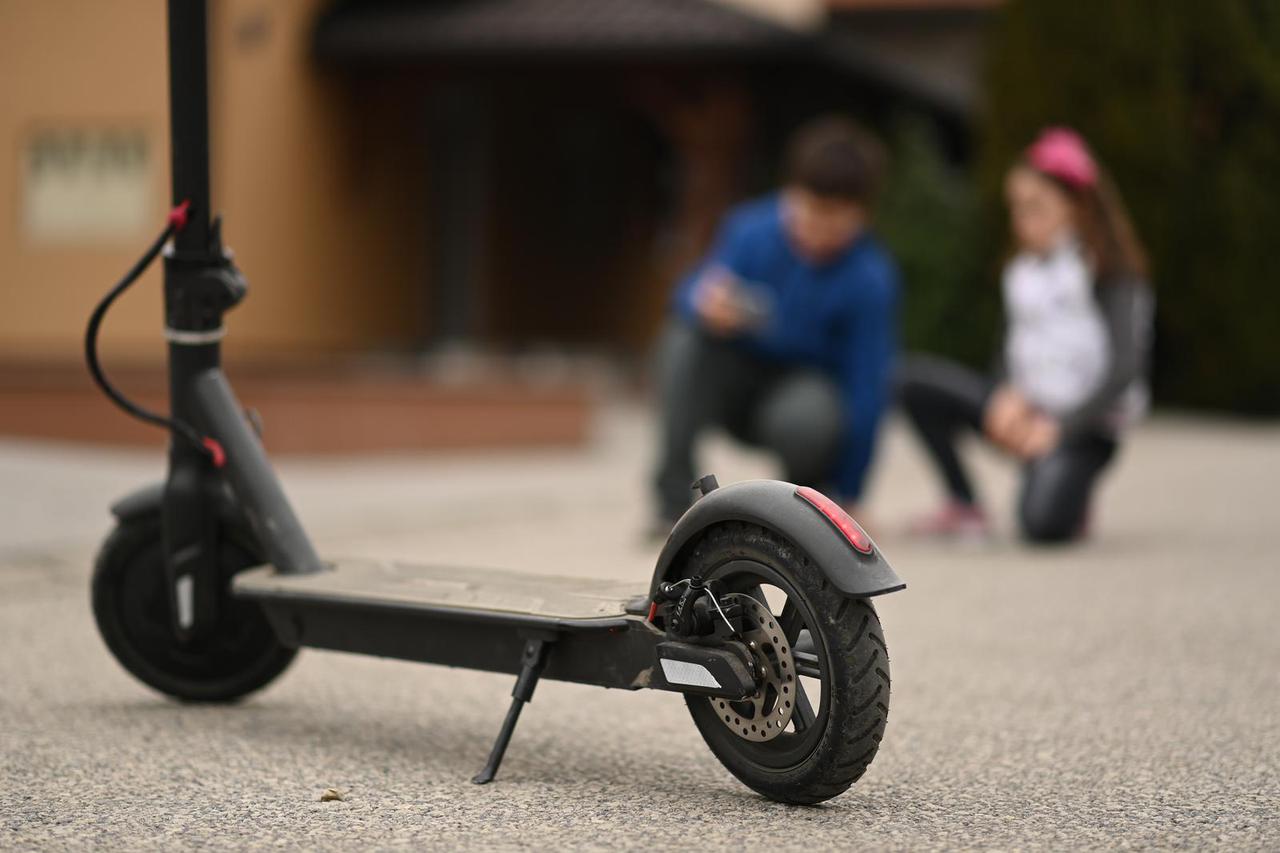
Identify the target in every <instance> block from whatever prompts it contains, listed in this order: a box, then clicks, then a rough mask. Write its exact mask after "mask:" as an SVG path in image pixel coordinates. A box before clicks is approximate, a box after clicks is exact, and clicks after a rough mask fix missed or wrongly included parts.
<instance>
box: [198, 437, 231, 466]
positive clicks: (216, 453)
mask: <svg viewBox="0 0 1280 853" xmlns="http://www.w3.org/2000/svg"><path fill="white" fill-rule="evenodd" d="M201 443H202V444H203V445H204V449H205V450H207V451H209V459H210V460H211V461H212V462H213V467H214V468H221V467H222V466H223V465H226V464H227V451H225V450H223V449H222V445H221V444H219V443H218V440H217V439H216V438H209V437H207V436H206V437H205V439H204V441H202V442H201Z"/></svg>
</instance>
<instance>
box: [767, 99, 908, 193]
mask: <svg viewBox="0 0 1280 853" xmlns="http://www.w3.org/2000/svg"><path fill="white" fill-rule="evenodd" d="M785 168H786V171H785V174H784V179H785V181H786V183H788V184H791V185H793V186H799V187H803V188H804V189H806V190H808V191H809V192H811V193H813V194H814V195H818V196H824V197H826V198H838V199H843V200H846V201H852V202H856V203H858V204H860V205H863V206H865V207H870V206H871V205H872V204H873V203H874V202H875V199H876V195H877V194H878V193H879V192H880V184H881V182H882V180H883V178H884V169H885V155H884V149H883V148H882V147H881V145H880V143H879V142H877V141H876V140H875V138H874V137H872V136H871V134H869V133H867V132H866V131H865V130H863V129H862V128H861V127H860V126H859V125H858V124H857V123H856V122H854V121H852V120H851V119H847V118H845V117H844V116H840V115H829V116H823V117H821V118H817V119H814V120H812V121H810V122H808V123H807V124H805V125H803V126H802V127H801V128H800V129H799V130H797V131H796V132H795V134H794V135H793V136H792V137H791V140H790V142H788V143H787V152H786V167H785Z"/></svg>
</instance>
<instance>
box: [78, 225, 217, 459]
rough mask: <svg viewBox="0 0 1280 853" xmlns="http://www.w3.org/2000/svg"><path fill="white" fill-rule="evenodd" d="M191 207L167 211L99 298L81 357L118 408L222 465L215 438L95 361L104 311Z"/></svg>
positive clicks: (139, 273) (143, 268)
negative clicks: (145, 398) (154, 404)
mask: <svg viewBox="0 0 1280 853" xmlns="http://www.w3.org/2000/svg"><path fill="white" fill-rule="evenodd" d="M190 210H191V202H190V201H184V202H182V203H181V204H179V205H178V206H177V207H175V208H173V209H172V210H170V211H169V215H168V217H167V218H166V222H165V227H164V230H163V231H161V232H160V235H159V236H158V237H156V239H155V241H154V242H152V244H151V245H150V246H149V247H148V248H147V251H146V252H144V253H143V254H142V257H140V258H139V259H138V260H137V261H136V262H134V264H133V266H132V267H130V268H129V271H128V272H126V273H125V274H124V278H122V279H120V281H119V282H117V283H116V285H115V287H113V288H111V290H109V291H107V295H106V296H104V297H102V300H101V301H100V302H99V303H98V304H97V306H96V307H95V308H94V309H93V313H92V314H91V315H90V316H89V325H88V327H87V328H86V329H85V334H84V357H85V361H86V362H87V363H88V365H89V373H90V375H92V376H93V381H94V383H95V384H96V385H97V386H98V388H100V389H101V390H102V393H104V394H106V395H107V397H108V399H110V400H111V402H113V403H115V404H116V406H117V407H118V408H120V409H121V410H122V411H124V412H125V413H126V414H128V415H130V416H132V417H134V418H137V419H138V420H140V421H143V422H144V423H149V424H151V425H152V426H158V427H162V428H165V429H168V430H170V431H171V432H174V433H176V434H178V435H180V436H182V437H183V438H185V439H186V440H187V441H189V442H191V444H192V445H194V446H195V447H196V448H198V449H199V450H200V451H201V452H203V453H205V454H206V455H207V456H208V457H209V459H210V460H211V461H212V462H213V464H214V467H216V468H221V467H222V465H223V464H224V463H225V462H226V453H225V451H224V450H223V449H222V445H221V444H219V443H218V441H217V440H216V439H214V438H211V437H209V436H205V435H201V434H200V432H199V431H198V430H197V429H196V428H195V427H194V426H192V425H191V424H189V423H187V422H186V421H184V420H182V419H181V418H175V417H169V416H166V415H162V414H160V413H159V412H153V411H151V410H150V409H148V408H146V407H144V406H142V405H140V404H138V403H135V402H134V401H133V400H130V399H129V398H128V397H126V396H125V395H124V393H123V392H122V391H120V390H119V389H118V388H116V387H115V386H114V385H112V384H111V381H110V380H109V379H107V375H106V374H105V373H104V372H103V370H102V364H101V363H100V362H99V360H98V330H99V328H100V327H101V326H102V321H103V319H104V318H105V317H106V316H107V311H108V310H110V308H111V305H112V304H113V303H114V302H115V301H116V299H118V298H119V297H120V295H121V294H123V293H124V292H125V291H126V290H128V289H129V288H130V287H131V286H132V285H133V283H134V282H135V281H137V280H138V279H139V278H140V277H141V276H142V274H143V273H144V272H146V271H147V268H148V267H150V266H151V264H152V263H153V262H154V261H155V259H156V258H157V257H158V256H159V255H160V253H161V252H162V251H163V250H164V245H165V243H167V242H168V241H169V238H171V237H172V236H173V235H175V234H177V233H178V232H179V231H181V230H182V229H183V228H184V227H185V226H186V224H187V217H188V214H189V213H190Z"/></svg>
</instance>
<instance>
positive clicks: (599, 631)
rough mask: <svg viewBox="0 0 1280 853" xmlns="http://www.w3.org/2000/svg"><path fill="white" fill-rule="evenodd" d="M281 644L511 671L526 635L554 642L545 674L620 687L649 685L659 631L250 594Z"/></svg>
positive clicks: (614, 623) (623, 620)
mask: <svg viewBox="0 0 1280 853" xmlns="http://www.w3.org/2000/svg"><path fill="white" fill-rule="evenodd" d="M253 598H254V600H255V601H257V603H258V604H259V605H260V606H261V607H262V608H263V610H264V612H265V613H266V614H267V618H268V620H270V622H271V625H272V627H273V628H274V629H275V631H276V634H277V635H278V636H279V637H280V640H281V642H283V643H284V644H286V645H289V646H294V647H300V646H307V647H310V648H319V649H331V650H334V651H343V652H354V653H356V654H366V655H375V656H377V657H386V658H395V659H398V660H408V661H418V662H421V663H435V664H443V665H444V666H453V667H463V668H466V669H478V670H483V671H487V672H501V673H510V674H517V673H519V671H520V668H521V651H522V649H523V648H524V646H525V644H526V643H527V642H528V640H529V639H530V638H538V639H543V640H546V641H549V642H553V643H554V653H552V654H550V655H548V656H547V664H546V669H545V671H544V672H543V677H544V678H550V679H554V680H556V681H572V682H575V683H578V684H594V685H597V686H600V687H614V688H618V689H621V690H639V689H642V688H645V687H649V686H651V684H650V681H651V678H652V674H653V670H654V665H655V662H656V656H657V655H656V651H655V648H656V646H657V643H658V642H659V641H660V640H661V639H662V637H661V635H660V634H657V633H656V632H653V631H650V630H648V629H646V628H645V626H644V624H643V621H642V620H640V619H639V618H637V617H633V616H625V617H618V618H616V619H608V620H598V621H597V622H595V623H593V624H582V623H578V624H569V623H566V622H557V621H555V620H547V619H537V618H532V617H530V618H519V617H517V616H515V615H512V614H487V615H486V614H483V613H476V612H471V613H467V612H461V611H452V612H444V611H441V610H438V609H431V608H423V607H415V606H413V605H409V604H385V603H380V604H360V603H354V602H349V601H325V600H322V599H315V600H300V599H295V600H287V599H284V598H271V597H259V596H253Z"/></svg>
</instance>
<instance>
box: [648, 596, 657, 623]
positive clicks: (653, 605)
mask: <svg viewBox="0 0 1280 853" xmlns="http://www.w3.org/2000/svg"><path fill="white" fill-rule="evenodd" d="M657 616H658V602H656V601H650V602H649V618H648V619H647V620H645V621H647V622H652V621H653V620H654V619H656V618H657Z"/></svg>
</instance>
